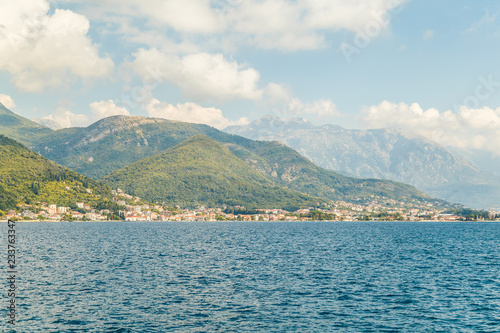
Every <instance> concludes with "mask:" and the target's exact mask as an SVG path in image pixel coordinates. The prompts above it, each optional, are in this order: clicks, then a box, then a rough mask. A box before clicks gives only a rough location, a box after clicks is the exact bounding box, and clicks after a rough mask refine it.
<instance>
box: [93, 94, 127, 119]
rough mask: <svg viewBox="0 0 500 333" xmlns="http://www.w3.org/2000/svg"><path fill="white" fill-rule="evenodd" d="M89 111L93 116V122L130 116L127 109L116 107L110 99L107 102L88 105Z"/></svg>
mask: <svg viewBox="0 0 500 333" xmlns="http://www.w3.org/2000/svg"><path fill="white" fill-rule="evenodd" d="M90 111H91V112H92V114H93V115H94V120H99V119H102V118H106V117H110V116H117V115H129V114H130V113H129V112H128V111H127V109H125V108H122V107H119V106H117V105H116V104H115V102H114V101H113V100H111V99H110V100H107V101H100V102H94V103H90Z"/></svg>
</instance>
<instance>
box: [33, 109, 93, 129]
mask: <svg viewBox="0 0 500 333" xmlns="http://www.w3.org/2000/svg"><path fill="white" fill-rule="evenodd" d="M40 119H41V120H48V121H50V122H53V123H54V126H55V127H58V128H67V127H83V126H88V125H89V122H90V119H89V117H88V116H86V115H84V114H78V113H73V112H71V111H70V110H68V109H67V108H65V107H59V108H58V109H57V110H56V111H54V113H52V114H50V115H48V116H45V117H42V118H40Z"/></svg>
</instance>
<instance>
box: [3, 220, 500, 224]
mask: <svg viewBox="0 0 500 333" xmlns="http://www.w3.org/2000/svg"><path fill="white" fill-rule="evenodd" d="M7 222H8V220H0V223H7ZM15 222H16V223H19V222H22V223H117V222H119V223H218V222H220V223H231V222H240V223H252V222H253V223H311V222H324V223H342V222H350V223H500V220H485V221H442V220H422V221H353V220H345V221H330V220H322V221H239V220H232V221H125V220H110V221H45V220H44V221H40V220H19V221H15Z"/></svg>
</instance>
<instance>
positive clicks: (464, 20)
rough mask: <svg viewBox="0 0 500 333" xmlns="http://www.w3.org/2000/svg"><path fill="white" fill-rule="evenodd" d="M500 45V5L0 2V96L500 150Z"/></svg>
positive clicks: (28, 109)
mask: <svg viewBox="0 0 500 333" xmlns="http://www.w3.org/2000/svg"><path fill="white" fill-rule="evenodd" d="M499 55H500V2H499V1H493V0H490V1H476V2H472V1H461V0H442V1H428V0H419V1H416V0H364V1H357V0H349V1H347V0H293V1H292V0H212V1H208V0H205V1H203V0H163V1H160V0H99V1H97V0H86V1H83V0H68V1H64V0H61V1H48V0H15V1H14V0H3V1H1V2H0V102H1V103H3V104H4V105H5V106H6V107H8V108H10V109H11V110H12V111H14V112H16V113H18V114H20V115H22V116H25V117H27V118H30V119H37V120H40V119H43V120H46V121H47V120H49V121H52V122H54V123H56V124H58V126H61V127H72V126H87V125H89V124H91V123H93V122H95V121H97V120H99V119H101V118H104V117H107V116H111V115H118V114H123V115H141V116H151V117H160V118H167V119H176V120H182V121H188V122H196V123H206V124H209V125H211V126H214V127H216V128H219V129H223V128H225V127H226V126H230V125H244V124H246V123H248V122H250V121H253V120H256V119H258V118H259V117H261V116H264V115H269V114H270V115H275V116H278V117H282V118H291V117H300V118H305V119H308V120H309V121H311V122H313V123H315V124H318V125H320V124H338V125H341V126H344V127H347V128H360V129H370V128H386V127H387V128H403V129H407V130H411V131H413V132H416V133H419V134H421V135H424V136H426V137H428V138H430V139H432V140H434V141H436V142H438V143H440V144H442V145H445V146H450V147H454V148H460V149H478V150H482V151H487V152H491V153H493V154H496V155H500V148H498V147H500V68H499V67H500V66H499V61H498V59H500V57H499Z"/></svg>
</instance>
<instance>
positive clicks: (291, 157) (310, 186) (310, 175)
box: [228, 141, 445, 204]
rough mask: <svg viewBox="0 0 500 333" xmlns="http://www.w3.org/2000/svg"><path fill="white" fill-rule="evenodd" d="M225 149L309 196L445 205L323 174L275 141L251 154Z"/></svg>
mask: <svg viewBox="0 0 500 333" xmlns="http://www.w3.org/2000/svg"><path fill="white" fill-rule="evenodd" d="M228 148H229V149H231V151H233V152H234V153H235V154H236V155H237V156H238V157H240V158H241V159H242V160H243V161H245V162H246V163H247V164H249V165H252V166H253V167H254V168H255V169H257V170H259V171H260V172H261V173H263V174H266V175H268V176H269V177H272V178H273V179H275V180H276V182H277V183H278V184H280V185H282V186H287V187H289V188H293V189H295V190H297V191H300V192H303V193H307V194H309V195H313V196H317V197H321V198H327V199H331V200H346V201H356V202H367V201H370V200H371V198H372V196H380V197H385V198H390V199H397V200H400V201H407V202H408V201H410V202H411V201H413V200H417V201H429V202H434V203H438V204H445V203H444V201H439V200H434V199H432V198H431V197H430V196H428V195H426V194H424V193H422V192H420V191H418V190H417V189H415V188H414V187H413V186H410V185H406V184H403V183H399V182H395V181H388V180H379V179H358V178H353V177H347V176H343V175H340V174H338V173H335V172H332V171H328V170H325V169H323V168H320V167H318V166H316V165H315V164H313V163H312V162H310V161H309V160H307V159H306V158H304V157H302V156H301V155H300V154H299V153H297V152H296V151H294V150H293V149H291V148H289V147H287V146H285V145H283V144H281V143H279V142H276V141H273V142H260V144H259V145H258V147H253V149H252V150H249V149H245V148H243V147H241V146H237V145H232V144H229V145H228Z"/></svg>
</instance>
